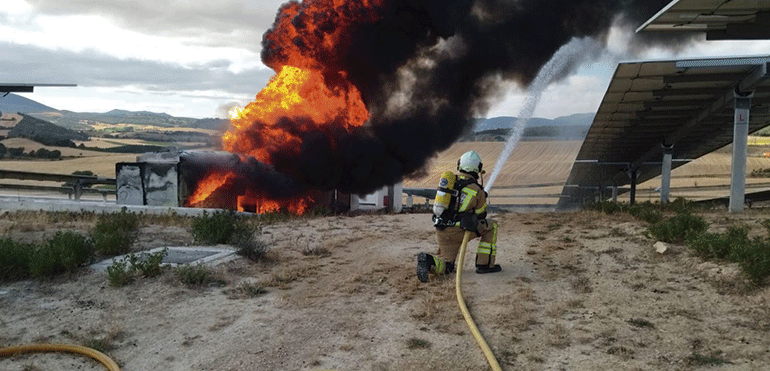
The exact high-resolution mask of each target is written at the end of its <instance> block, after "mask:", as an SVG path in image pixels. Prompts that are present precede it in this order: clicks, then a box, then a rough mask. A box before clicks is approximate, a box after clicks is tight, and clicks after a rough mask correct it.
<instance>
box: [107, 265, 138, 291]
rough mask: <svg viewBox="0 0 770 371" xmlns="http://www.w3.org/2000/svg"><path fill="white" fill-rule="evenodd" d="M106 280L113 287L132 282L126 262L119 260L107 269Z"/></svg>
mask: <svg viewBox="0 0 770 371" xmlns="http://www.w3.org/2000/svg"><path fill="white" fill-rule="evenodd" d="M107 279H108V280H109V281H110V285H111V286H113V287H120V286H124V285H127V284H129V283H131V282H133V281H134V274H133V272H132V271H131V270H130V268H129V267H128V261H126V259H121V260H119V261H116V262H114V263H112V265H110V266H109V267H107Z"/></svg>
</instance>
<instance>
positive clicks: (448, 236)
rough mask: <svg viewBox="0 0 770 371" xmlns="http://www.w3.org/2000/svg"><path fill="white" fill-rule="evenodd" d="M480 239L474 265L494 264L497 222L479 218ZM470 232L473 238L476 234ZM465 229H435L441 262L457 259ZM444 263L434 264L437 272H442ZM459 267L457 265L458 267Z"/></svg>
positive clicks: (451, 261)
mask: <svg viewBox="0 0 770 371" xmlns="http://www.w3.org/2000/svg"><path fill="white" fill-rule="evenodd" d="M478 230H479V234H481V240H480V241H479V246H478V248H477V249H476V266H477V267H478V266H486V267H494V266H495V256H496V255H497V222H495V221H494V220H492V219H482V220H479V226H478ZM471 233H472V237H473V238H475V237H476V234H475V233H473V232H471ZM464 235H465V230H464V229H462V228H460V227H447V228H445V229H444V230H436V241H437V242H438V254H437V257H438V258H439V259H441V260H442V262H443V263H454V262H455V259H457V253H458V252H460V245H462V243H463V236H464ZM443 267H444V264H437V265H436V272H435V273H437V274H442V273H444V272H443ZM458 269H459V267H458Z"/></svg>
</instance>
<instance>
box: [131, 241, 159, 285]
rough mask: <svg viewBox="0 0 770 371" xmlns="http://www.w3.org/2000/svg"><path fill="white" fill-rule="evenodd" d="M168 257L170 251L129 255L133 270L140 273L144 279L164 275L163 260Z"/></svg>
mask: <svg viewBox="0 0 770 371" xmlns="http://www.w3.org/2000/svg"><path fill="white" fill-rule="evenodd" d="M167 255H168V249H165V248H164V249H163V250H161V251H158V252H156V253H154V254H142V255H140V256H138V257H137V256H136V255H134V254H131V255H129V260H130V261H131V269H133V270H134V271H136V272H138V273H140V274H141V275H142V277H146V278H149V277H157V276H160V275H161V274H162V273H163V266H162V265H161V264H162V263H163V258H165V257H166V256H167Z"/></svg>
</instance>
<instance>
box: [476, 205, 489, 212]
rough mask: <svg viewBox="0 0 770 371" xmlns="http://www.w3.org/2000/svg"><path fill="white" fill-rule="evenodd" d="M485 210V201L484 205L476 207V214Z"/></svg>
mask: <svg viewBox="0 0 770 371" xmlns="http://www.w3.org/2000/svg"><path fill="white" fill-rule="evenodd" d="M485 211H487V204H486V203H485V204H484V206H482V207H480V208H478V209H476V214H481V213H483V212H485Z"/></svg>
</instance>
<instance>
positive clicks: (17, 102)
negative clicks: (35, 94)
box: [0, 94, 58, 113]
mask: <svg viewBox="0 0 770 371" xmlns="http://www.w3.org/2000/svg"><path fill="white" fill-rule="evenodd" d="M0 112H5V113H17V112H22V113H38V112H58V110H57V109H56V108H51V107H48V106H46V105H45V104H42V103H38V102H35V101H34V100H32V99H27V98H24V97H22V96H21V95H16V94H8V96H6V97H4V98H3V97H0Z"/></svg>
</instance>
